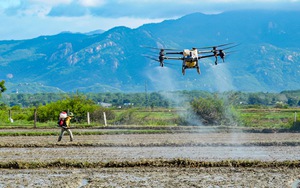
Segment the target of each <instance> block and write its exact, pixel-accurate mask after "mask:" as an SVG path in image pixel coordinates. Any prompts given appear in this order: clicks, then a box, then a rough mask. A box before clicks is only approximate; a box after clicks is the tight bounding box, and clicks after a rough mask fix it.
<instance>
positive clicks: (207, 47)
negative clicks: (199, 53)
mask: <svg viewBox="0 0 300 188" xmlns="http://www.w3.org/2000/svg"><path fill="white" fill-rule="evenodd" d="M231 44H234V43H233V42H231V43H226V44H220V45H217V46H206V47H201V48H197V49H209V48H218V47H222V46H227V45H231Z"/></svg>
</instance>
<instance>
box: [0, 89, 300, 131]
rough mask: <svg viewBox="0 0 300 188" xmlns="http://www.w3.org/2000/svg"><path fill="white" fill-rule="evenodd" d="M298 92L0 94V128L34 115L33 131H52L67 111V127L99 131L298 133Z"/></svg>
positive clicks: (21, 124)
mask: <svg viewBox="0 0 300 188" xmlns="http://www.w3.org/2000/svg"><path fill="white" fill-rule="evenodd" d="M299 93H300V91H285V92H281V93H277V94H275V93H242V92H225V93H209V92H204V91H175V92H158V93H157V92H155V93H149V94H146V93H99V94H95V93H93V94H92V93H90V94H80V93H71V94H59V95H58V94H53V95H51V94H11V95H6V94H3V97H2V100H3V98H6V99H7V100H6V101H5V102H4V101H3V102H2V103H0V128H1V127H2V128H7V127H9V128H12V127H28V128H30V127H32V126H33V124H34V121H35V115H34V113H35V112H36V122H35V126H36V127H37V128H40V127H43V128H54V127H55V125H56V122H57V118H58V115H59V113H60V112H61V111H71V112H73V113H74V114H75V118H73V120H72V124H73V126H75V127H77V128H80V127H95V126H98V127H99V126H100V127H101V126H103V125H104V124H105V122H104V115H105V116H106V120H107V123H108V125H116V126H120V125H139V126H148V125H150V126H170V125H171V126H180V125H184V126H185V125H218V126H219V125H223V126H233V125H234V126H238V127H249V128H274V129H293V130H298V129H300V125H299V118H298V117H297V114H299V112H300V108H299V106H300V96H299ZM179 99H180V100H179ZM178 101H180V102H178ZM100 103H105V104H107V103H109V104H111V107H109V108H106V107H102V106H100ZM16 104H18V105H16ZM88 112H89V118H90V123H89V124H88V123H87V120H88V117H87V113H88ZM10 118H11V119H10Z"/></svg>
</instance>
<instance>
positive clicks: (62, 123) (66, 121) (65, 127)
mask: <svg viewBox="0 0 300 188" xmlns="http://www.w3.org/2000/svg"><path fill="white" fill-rule="evenodd" d="M73 117H74V114H73V113H72V112H70V113H69V114H67V113H66V112H61V113H60V114H59V120H58V126H59V127H61V132H60V135H59V137H58V142H60V141H61V139H62V137H63V135H64V133H65V132H68V133H69V135H70V142H72V141H73V134H72V131H71V129H70V127H71V122H70V121H71V119H72V118H73Z"/></svg>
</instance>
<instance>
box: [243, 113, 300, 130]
mask: <svg viewBox="0 0 300 188" xmlns="http://www.w3.org/2000/svg"><path fill="white" fill-rule="evenodd" d="M295 112H296V113H297V114H298V116H300V113H299V112H300V109H299V108H293V109H277V108H265V109H239V114H240V118H241V121H242V122H243V125H244V126H246V127H257V128H291V126H292V123H291V122H293V120H294V114H295ZM298 119H300V118H298Z"/></svg>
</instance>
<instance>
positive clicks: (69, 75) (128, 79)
mask: <svg viewBox="0 0 300 188" xmlns="http://www.w3.org/2000/svg"><path fill="white" fill-rule="evenodd" d="M299 16H300V13H299V12H277V11H269V12H266V11H243V12H238V11H236V12H225V13H222V14H218V15H204V14H201V13H194V14H190V15H186V16H184V17H182V18H179V19H176V20H166V21H164V22H162V23H157V24H147V25H143V26H141V27H139V28H137V29H129V28H126V27H116V28H113V29H111V30H109V31H106V32H103V33H100V34H99V33H97V34H78V33H77V34H72V33H67V32H65V33H61V34H58V35H54V36H41V37H38V38H34V39H30V40H18V41H0V67H1V68H0V80H2V79H4V80H6V82H7V83H9V87H8V91H9V92H15V91H16V90H17V89H18V91H19V92H29V91H28V89H27V90H24V89H22V88H21V87H20V83H21V85H22V86H23V88H24V83H30V84H34V83H38V84H34V86H35V87H31V89H30V91H31V92H40V91H46V92H57V91H61V90H63V91H76V90H79V91H84V92H88V91H93V92H104V91H125V92H128V91H129V92H140V91H144V90H145V89H148V90H192V89H197V90H208V91H224V90H242V91H282V90H293V89H299V88H300V86H299V80H300V63H299V62H300V47H299V45H298V44H299V43H300V22H299V21H298V18H299ZM228 42H236V43H241V45H240V46H238V47H236V49H234V50H236V53H232V54H230V55H229V56H228V57H227V59H226V62H225V63H220V64H219V65H218V66H215V65H214V64H213V61H214V59H213V58H212V59H203V60H202V61H201V72H202V74H201V75H198V74H197V73H196V71H195V70H188V71H187V74H186V75H185V76H182V75H181V70H180V66H181V62H180V61H171V63H173V64H174V65H170V66H169V65H167V67H165V68H160V67H157V66H158V65H157V64H155V62H151V61H149V59H147V58H145V57H144V56H143V54H151V55H152V54H153V53H157V52H152V51H151V50H150V51H149V49H146V48H140V46H141V45H146V46H152V47H168V48H177V49H183V48H191V47H203V46H211V45H217V44H222V43H228ZM155 55H156V54H155ZM145 86H147V87H145ZM39 87H44V88H43V89H41V88H39ZM35 88H36V89H35Z"/></svg>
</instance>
